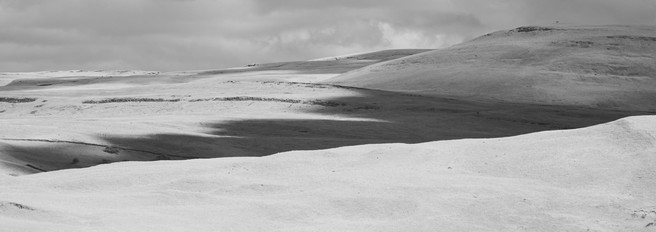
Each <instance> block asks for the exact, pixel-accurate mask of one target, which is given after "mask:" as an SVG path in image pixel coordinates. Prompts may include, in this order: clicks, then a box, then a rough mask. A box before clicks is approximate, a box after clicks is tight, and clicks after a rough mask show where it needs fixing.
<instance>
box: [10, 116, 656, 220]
mask: <svg viewBox="0 0 656 232" xmlns="http://www.w3.org/2000/svg"><path fill="white" fill-rule="evenodd" d="M655 154H656V117H654V116H643V117H631V118H627V119H622V120H619V121H615V122H611V123H608V124H603V125H599V126H594V127H589V128H583V129H576V130H568V131H551V132H540V133H535V134H528V135H522V136H516V137H507V138H498V139H469V140H452V141H440V142H430V143H423V144H415V145H406V144H383V145H362V146H353V147H343V148H336V149H330V150H320V151H298V152H287V153H281V154H277V155H273V156H269V157H262V158H224V159H210V160H188V161H158V162H128V163H116V164H109V165H101V166H96V167H92V168H86V169H74V170H63V171H55V172H48V173H40V174H34V175H28V176H21V177H10V176H0V186H2V191H0V230H2V231H8V232H13V231H653V229H654V228H656V227H655V226H654V223H656V198H654V196H656V171H655V170H654V168H653V167H654V166H656V155H655Z"/></svg>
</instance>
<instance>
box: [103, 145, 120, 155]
mask: <svg viewBox="0 0 656 232" xmlns="http://www.w3.org/2000/svg"><path fill="white" fill-rule="evenodd" d="M103 151H104V152H105V153H109V154H118V152H119V151H121V150H120V149H119V148H118V147H113V146H107V147H105V149H103Z"/></svg>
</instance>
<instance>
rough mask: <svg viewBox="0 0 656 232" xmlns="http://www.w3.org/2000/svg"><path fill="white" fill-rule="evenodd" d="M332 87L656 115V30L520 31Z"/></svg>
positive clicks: (365, 72) (340, 80) (357, 75)
mask: <svg viewBox="0 0 656 232" xmlns="http://www.w3.org/2000/svg"><path fill="white" fill-rule="evenodd" d="M326 82H327V83H333V84H341V85H348V86H357V87H363V88H374V89H381V90H389V91H402V92H409V93H416V94H422V95H428V96H448V97H454V98H467V99H475V100H492V101H504V102H518V103H529V104H550V105H572V106H584V107H594V108H601V109H615V110H648V111H655V110H656V104H654V102H656V27H650V26H550V27H520V28H517V29H513V30H509V31H498V32H494V33H491V34H487V35H484V36H481V37H479V38H476V39H474V40H472V41H468V42H465V43H462V44H459V45H456V46H453V47H450V48H446V49H439V50H434V51H430V52H426V53H420V54H417V55H413V56H408V57H404V58H400V59H396V60H392V61H388V62H383V63H379V64H375V65H371V66H368V67H365V68H363V69H359V70H354V71H351V72H348V73H346V74H343V75H340V76H337V77H335V78H332V79H329V80H326Z"/></svg>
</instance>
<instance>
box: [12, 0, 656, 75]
mask: <svg viewBox="0 0 656 232" xmlns="http://www.w3.org/2000/svg"><path fill="white" fill-rule="evenodd" d="M654 12H656V1H654V0H623V1H616V0H554V1H544V0H497V1H490V0H463V1H450V0H405V1H392V0H333V1H325V0H277V1H270V0H216V1H214V0H112V1H110V0H98V1H88V0H0V28H2V30H0V71H34V70H52V69H146V70H163V71H166V70H188V69H211V68H221V67H232V66H239V65H243V64H247V63H261V62H271V61H284V60H304V59H310V58H317V57H323V56H332V55H338V54H345V53H353V52H360V51H371V50H379V49H388V48H405V47H420V48H426V47H430V48H438V47H444V46H449V45H452V44H454V43H458V42H461V41H462V40H467V39H471V38H473V37H475V36H478V35H481V34H484V33H487V32H490V31H495V30H501V29H508V28H513V27H517V26H521V25H528V24H550V23H553V22H555V21H561V22H566V23H573V24H656V14H654Z"/></svg>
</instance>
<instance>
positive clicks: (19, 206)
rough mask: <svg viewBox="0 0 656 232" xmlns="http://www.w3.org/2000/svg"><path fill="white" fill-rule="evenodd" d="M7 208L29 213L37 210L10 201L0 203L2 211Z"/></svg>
mask: <svg viewBox="0 0 656 232" xmlns="http://www.w3.org/2000/svg"><path fill="white" fill-rule="evenodd" d="M6 207H13V208H17V209H22V210H29V211H34V210H36V209H34V208H32V207H29V206H27V205H23V204H19V203H16V202H9V201H2V202H0V209H2V208H6Z"/></svg>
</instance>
